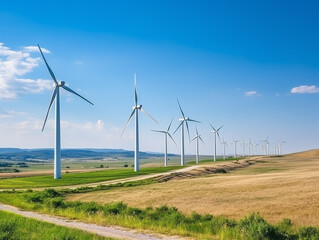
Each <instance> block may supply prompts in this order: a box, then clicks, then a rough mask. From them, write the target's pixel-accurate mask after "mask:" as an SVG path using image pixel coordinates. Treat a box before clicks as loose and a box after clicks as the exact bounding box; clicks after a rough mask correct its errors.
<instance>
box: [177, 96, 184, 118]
mask: <svg viewBox="0 0 319 240" xmlns="http://www.w3.org/2000/svg"><path fill="white" fill-rule="evenodd" d="M176 100H177V103H178V106H179V109H180V110H181V113H182V115H183V118H185V115H184V112H183V110H182V107H181V105H180V104H179V101H178V98H176Z"/></svg>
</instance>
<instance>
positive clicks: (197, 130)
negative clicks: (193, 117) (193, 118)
mask: <svg viewBox="0 0 319 240" xmlns="http://www.w3.org/2000/svg"><path fill="white" fill-rule="evenodd" d="M196 135H197V136H198V130H197V126H196Z"/></svg>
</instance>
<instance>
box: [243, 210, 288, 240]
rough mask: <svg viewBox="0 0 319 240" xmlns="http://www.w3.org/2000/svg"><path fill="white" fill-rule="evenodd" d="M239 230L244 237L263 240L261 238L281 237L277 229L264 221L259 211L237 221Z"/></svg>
mask: <svg viewBox="0 0 319 240" xmlns="http://www.w3.org/2000/svg"><path fill="white" fill-rule="evenodd" d="M238 228H239V230H240V232H241V233H242V234H243V235H244V237H245V239H252V240H263V239H282V237H281V236H280V234H279V231H278V230H277V229H276V228H275V227H273V226H272V225H270V224H269V223H268V222H266V220H265V219H263V218H262V217H261V216H260V215H259V213H252V214H250V215H249V216H247V217H245V218H244V219H242V220H240V221H239V223H238Z"/></svg>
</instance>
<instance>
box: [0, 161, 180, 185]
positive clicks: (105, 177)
mask: <svg viewBox="0 0 319 240" xmlns="http://www.w3.org/2000/svg"><path fill="white" fill-rule="evenodd" d="M180 168H182V167H181V166H168V167H149V168H142V169H141V170H140V171H139V172H134V171H133V169H132V168H120V169H108V170H103V171H96V172H95V171H94V172H83V173H64V174H63V175H62V178H61V179H56V180H54V179H53V176H49V175H45V176H32V177H20V178H7V179H1V180H0V189H27V188H42V187H44V188H45V187H58V186H71V185H78V184H86V183H99V182H103V181H110V180H117V179H125V178H130V177H136V176H142V175H148V174H153V173H164V172H168V171H171V170H176V169H180Z"/></svg>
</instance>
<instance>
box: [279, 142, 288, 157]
mask: <svg viewBox="0 0 319 240" xmlns="http://www.w3.org/2000/svg"><path fill="white" fill-rule="evenodd" d="M283 143H287V142H285V141H283V140H282V138H280V142H279V154H280V155H282V144H283Z"/></svg>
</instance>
